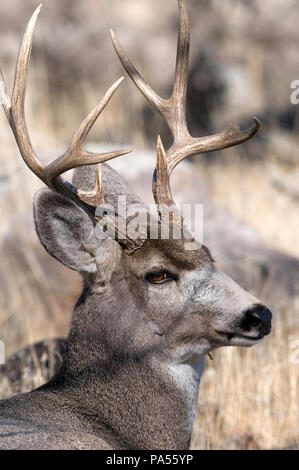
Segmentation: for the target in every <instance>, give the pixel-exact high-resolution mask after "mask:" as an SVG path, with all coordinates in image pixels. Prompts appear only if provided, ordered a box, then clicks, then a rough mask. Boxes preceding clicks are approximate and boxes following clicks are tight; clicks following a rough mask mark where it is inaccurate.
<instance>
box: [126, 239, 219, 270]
mask: <svg viewBox="0 0 299 470" xmlns="http://www.w3.org/2000/svg"><path fill="white" fill-rule="evenodd" d="M154 259H159V260H161V262H163V261H165V262H169V263H171V264H172V265H174V266H175V267H176V268H177V269H186V270H193V269H196V267H198V266H199V265H201V264H206V263H208V264H210V263H212V262H213V259H212V256H211V254H210V251H209V249H208V248H207V247H206V246H205V245H200V244H198V248H197V249H195V250H187V249H186V247H185V243H184V241H183V240H161V239H160V240H146V241H145V243H144V244H143V246H142V247H141V248H140V249H139V250H137V251H135V253H134V254H133V255H132V261H133V262H134V261H135V262H142V261H145V262H148V261H149V260H154Z"/></svg>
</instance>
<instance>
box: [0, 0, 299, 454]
mask: <svg viewBox="0 0 299 470" xmlns="http://www.w3.org/2000/svg"><path fill="white" fill-rule="evenodd" d="M185 4H186V7H187V10H188V12H189V16H190V27H191V59H190V72H189V82H188V120H189V127H190V131H191V132H192V134H193V135H196V136H201V135H207V134H211V133H215V132H218V131H220V130H222V129H223V128H224V127H226V125H227V124H228V123H229V122H231V121H236V122H238V123H239V124H240V126H241V127H249V125H251V120H252V116H254V115H255V116H257V117H258V118H259V119H260V120H261V121H262V123H263V127H262V130H261V131H260V133H259V134H258V136H257V137H255V138H254V139H253V140H252V141H250V142H248V143H247V144H243V145H242V146H238V147H234V148H232V149H228V150H225V151H221V152H218V153H214V154H208V155H201V156H200V157H194V158H193V159H192V161H190V162H188V163H184V164H182V165H180V166H179V168H178V169H177V170H176V171H175V173H174V175H173V181H172V188H173V193H174V195H175V198H176V199H177V200H178V201H184V202H196V203H203V204H204V242H205V244H207V245H208V246H209V247H210V248H211V251H212V253H213V255H214V257H215V258H216V261H217V264H218V266H219V267H220V268H221V269H223V270H224V271H225V272H226V273H227V274H229V275H230V276H231V277H233V279H235V280H236V281H237V282H238V283H240V284H241V285H242V286H243V287H244V288H246V289H248V290H250V291H251V292H252V293H253V294H255V295H257V296H258V297H259V298H260V299H261V300H262V301H263V302H266V304H267V305H268V306H270V307H271V309H272V311H273V313H274V328H273V333H272V334H271V335H270V336H269V337H267V338H266V339H265V340H264V342H263V343H262V344H260V345H258V346H256V347H255V348H253V349H249V350H243V349H242V350H241V349H238V348H228V349H220V350H219V351H217V352H216V353H215V355H214V360H213V361H210V362H209V364H208V367H207V370H206V372H205V374H204V377H203V380H202V385H201V389H200V397H199V414H198V418H197V420H196V423H195V428H194V435H193V440H192V448H194V449H211V448H218V449H221V448H224V449H228V448H230V449H259V448H262V449H265V448H294V447H296V446H299V424H298V423H299V400H298V390H299V374H298V370H299V358H298V354H297V355H296V345H297V348H298V341H299V320H298V314H299V217H298V211H299V184H298V182H299V145H298V144H299V142H298V140H299V120H298V118H299V114H298V109H299V108H298V106H299V105H298V106H295V105H293V104H291V101H290V94H291V91H292V90H291V88H290V84H291V82H292V81H293V80H296V79H298V80H299V53H298V46H299V29H298V23H299V6H298V2H296V0H264V1H263V2H260V1H258V0H247V1H246V2H245V1H241V0H226V1H225V2H219V1H216V0H185ZM36 6H37V2H36V1H33V0H26V2H24V1H21V0H10V1H9V2H1V3H0V63H1V68H2V71H3V73H4V76H5V79H6V83H7V85H8V88H9V90H11V87H12V83H13V74H14V66H15V61H16V58H17V54H18V48H19V43H20V40H21V37H22V35H23V32H24V29H25V26H26V23H27V21H28V19H29V17H30V15H31V14H32V12H33V10H34V8H35V7H36ZM109 28H113V29H114V30H115V32H116V33H117V36H118V39H119V40H120V42H121V44H122V45H123V47H124V48H125V50H126V51H127V53H128V55H129V56H130V57H131V59H132V60H133V62H134V63H135V65H136V66H137V67H138V69H139V71H140V72H141V73H142V75H143V76H144V77H145V78H146V79H147V80H148V81H149V83H150V84H151V85H152V86H153V88H154V89H155V90H156V91H157V92H158V93H159V94H160V95H161V96H163V97H168V95H169V94H170V92H171V89H172V84H173V75H174V66H175V53H176V40H177V28H178V11H177V2H176V1H175V0H163V2H161V1H159V0H125V1H124V0H109V1H108V0H84V1H83V0H63V1H58V0H51V1H50V0H44V2H43V9H42V13H41V16H40V20H39V24H38V27H37V30H36V34H35V39H34V45H33V53H32V59H31V67H30V75H29V83H28V92H27V99H26V115H27V122H28V127H29V130H30V135H31V138H32V141H33V144H34V147H35V149H36V151H37V153H38V155H39V156H40V158H41V160H42V161H44V162H47V161H50V160H52V159H54V158H56V157H57V156H59V155H60V154H61V153H62V152H63V151H64V149H65V146H66V144H67V142H68V141H69V139H70V138H71V136H72V134H73V133H74V132H75V130H76V129H77V127H78V124H79V123H80V121H81V120H82V119H83V118H84V117H85V116H86V114H87V113H88V112H89V110H90V109H91V108H92V107H93V106H94V105H95V104H96V103H97V102H98V101H99V100H100V99H101V97H102V96H103V94H104V93H105V91H106V90H107V89H108V88H109V86H110V85H111V84H112V83H113V82H114V81H115V80H116V79H117V78H119V77H120V76H121V75H123V74H124V71H123V70H122V68H121V65H120V63H119V60H118V58H117V57H116V54H115V52H114V50H113V47H112V44H111V41H110V38H109ZM158 133H160V134H161V136H162V140H163V142H164V144H165V145H166V146H167V144H169V143H170V135H169V131H168V129H167V127H166V125H165V123H164V122H163V121H162V120H161V118H160V117H159V116H158V115H157V113H155V112H154V111H153V110H152V109H151V107H150V105H149V104H148V103H147V101H146V100H145V99H144V98H143V96H142V95H141V94H140V93H139V91H138V90H137V89H135V88H134V85H133V84H132V83H131V82H130V80H129V79H128V78H127V79H126V80H125V82H124V83H123V84H122V86H121V88H120V90H119V91H118V92H117V94H116V95H115V96H114V97H113V99H112V101H111V103H110V104H109V106H108V108H107V109H106V110H105V111H104V113H103V115H102V116H101V117H100V119H99V122H98V123H97V124H96V125H95V127H94V129H93V131H92V132H91V134H90V137H89V138H88V141H89V144H88V145H89V146H90V148H93V149H101V148H105V149H106V148H111V149H115V148H120V147H121V146H125V148H126V147H127V146H129V147H131V148H133V149H135V157H134V155H132V156H129V157H126V158H125V159H123V160H122V161H115V162H113V165H115V168H117V169H119V171H120V172H121V173H122V174H123V176H125V177H126V178H127V180H128V181H129V183H130V184H131V185H132V186H133V187H134V188H135V189H136V191H138V193H139V195H140V196H142V197H143V198H144V199H145V200H146V201H147V202H149V203H151V202H152V201H151V194H150V186H151V173H152V170H153V168H154V165H155V154H154V150H155V145H156V138H157V134H158ZM133 159H134V161H133ZM0 162H1V164H0V211H1V226H0V257H1V258H0V259H1V261H0V279H1V282H0V340H2V341H3V342H4V343H5V348H6V356H7V357H8V356H9V355H10V354H13V353H15V352H16V351H18V350H20V349H21V348H23V347H25V346H28V345H31V344H33V343H34V342H36V341H40V340H44V339H45V338H56V337H65V336H66V335H67V332H68V328H69V322H70V316H71V313H72V309H73V306H74V303H75V301H76V299H77V297H78V295H79V293H80V289H81V280H80V277H79V276H78V275H77V274H76V273H74V272H71V271H69V270H67V269H66V268H64V267H62V266H61V265H59V264H58V262H56V261H55V260H53V259H52V258H50V257H49V256H48V255H47V253H46V252H45V251H44V250H43V249H42V248H41V247H40V246H39V242H38V240H37V237H36V235H35V233H34V227H33V220H32V198H33V195H34V193H35V191H36V190H37V189H38V188H39V187H41V183H40V182H39V181H38V180H37V178H36V177H35V176H34V175H32V174H31V173H30V171H29V170H28V169H27V168H26V167H25V165H24V163H23V162H22V159H21V157H20V156H19V153H18V150H17V146H16V144H15V142H14V139H13V136H12V133H11V130H10V128H9V125H8V123H7V121H6V118H5V115H4V113H1V115H0ZM296 342H297V343H296ZM27 351H29V354H31V355H33V359H32V361H31V360H30V361H31V362H30V361H29V363H30V364H31V366H32V364H33V366H34V369H35V372H36V375H35V378H34V381H33V382H34V383H33V382H32V381H30V380H29V381H28V380H27V379H25V378H24V377H25V376H24V367H23V369H22V365H20V364H19V363H18V364H19V365H18V367H20V377H21V378H20V380H19V385H18V387H19V388H18V390H17V389H15V388H14V385H13V380H14V374H16V371H15V370H14V368H12V370H13V373H11V372H10V373H8V369H7V368H6V369H5V366H4V367H2V375H1V373H0V397H4V396H9V395H11V394H13V393H16V391H21V390H26V389H28V388H30V387H33V386H38V385H39V384H40V383H42V381H43V380H44V375H43V371H42V370H41V369H40V367H41V366H40V363H39V362H38V358H37V357H36V354H35V350H33V349H32V348H29V349H28V350H27ZM43 352H45V351H44V350H43ZM45 354H46V353H45ZM296 359H297V360H296ZM46 362H47V360H46ZM27 372H28V371H27Z"/></svg>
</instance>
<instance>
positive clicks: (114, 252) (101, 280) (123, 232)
mask: <svg viewBox="0 0 299 470" xmlns="http://www.w3.org/2000/svg"><path fill="white" fill-rule="evenodd" d="M39 12H40V7H39V8H37V10H36V11H35V12H34V14H33V16H32V18H31V20H30V21H29V24H28V27H27V30H26V33H25V36H24V39H23V42H22V46H21V49H20V53H19V57H18V61H17V66H16V72H15V82H14V87H13V92H12V98H10V97H9V95H8V93H7V90H6V87H5V84H4V81H3V78H2V81H1V85H2V86H1V94H2V103H3V107H4V110H5V113H6V116H7V118H8V120H9V123H10V125H11V128H12V131H13V133H14V135H15V138H16V141H17V144H18V147H19V150H20V153H21V155H22V157H23V159H24V161H25V163H26V164H27V165H28V167H29V168H30V169H31V170H32V171H33V172H34V173H35V174H36V175H37V176H38V178H40V179H41V180H42V181H43V182H44V183H45V184H46V185H47V186H48V188H49V189H43V190H41V191H39V192H38V193H37V195H36V197H35V201H34V217H35V223H36V230H37V233H38V236H39V238H40V241H41V243H42V244H43V246H44V247H45V249H46V250H47V251H48V252H49V254H50V255H52V256H54V257H55V258H56V259H58V260H59V261H60V262H61V263H63V264H65V265H66V266H68V267H69V268H71V269H75V270H77V271H78V272H80V273H81V274H82V276H83V277H84V279H85V284H86V286H87V287H86V291H85V292H87V294H88V295H87V297H89V300H88V301H87V300H86V296H85V300H84V302H83V301H82V302H83V303H84V306H85V307H84V308H85V310H84V312H85V313H84V315H82V308H83V307H82V302H81V303H80V306H79V307H78V308H79V310H80V312H81V314H80V315H79V316H77V317H75V319H74V323H73V327H72V332H73V333H72V332H71V337H70V341H73V339H72V338H76V340H77V341H79V339H78V338H81V339H80V341H83V340H82V338H85V342H84V344H85V346H86V347H87V348H88V349H89V350H90V349H92V344H93V343H96V344H97V345H98V344H100V343H101V344H102V345H103V344H104V343H105V344H106V349H107V351H110V353H111V351H114V350H115V351H119V352H120V354H123V355H124V356H125V355H127V354H130V353H133V352H134V354H151V355H156V356H157V357H158V356H159V357H160V358H164V359H165V361H166V362H168V363H169V364H173V365H175V364H185V363H190V361H191V362H192V361H194V360H195V359H196V358H198V357H200V356H202V355H205V354H208V353H209V352H210V351H212V350H213V349H215V348H218V347H220V346H230V345H235V346H252V345H254V344H256V343H257V342H259V341H260V340H261V339H262V338H263V337H264V336H265V335H267V334H269V333H270V329H271V313H270V311H269V310H268V309H267V308H266V307H265V306H264V305H262V304H261V303H260V302H259V301H258V300H257V299H256V298H255V297H253V296H252V295H250V294H249V293H248V292H246V291H244V290H243V289H242V288H241V287H239V286H238V285H237V284H236V283H235V282H233V281H232V280H231V279H230V278H228V277H227V276H225V274H223V273H221V272H219V271H218V270H217V267H216V265H215V262H214V260H213V258H212V256H211V254H210V251H209V250H208V248H207V247H205V246H203V245H201V244H199V243H197V242H196V241H195V240H192V237H191V235H190V234H188V233H187V232H186V230H185V229H184V221H183V219H182V217H181V215H180V213H179V211H178V209H177V208H176V206H175V203H174V199H173V197H172V194H171V190H170V185H169V178H170V174H171V172H172V170H173V169H174V168H175V167H176V165H178V163H179V162H181V161H182V160H184V159H185V158H187V157H189V156H191V155H198V154H203V153H207V152H211V151H216V150H220V149H224V148H227V147H231V146H234V145H237V144H240V143H242V142H245V141H247V140H248V139H250V138H251V137H253V136H254V135H255V134H256V132H257V131H258V129H259V127H260V123H259V121H258V120H257V119H254V124H253V126H252V127H250V128H249V129H248V130H245V131H242V130H240V128H239V127H238V126H237V125H235V124H230V125H229V126H228V127H227V128H226V129H225V130H224V131H223V132H220V133H218V134H215V135H212V136H208V137H200V138H195V137H192V136H191V135H190V134H189V131H188V127H187V123H186V116H185V112H186V84H187V69H188V56H189V27H188V18H187V14H186V11H185V7H184V5H183V3H182V2H181V1H179V12H180V29H179V38H178V49H177V63H176V72H175V84H174V88H173V93H172V95H171V97H170V98H169V99H168V100H165V99H163V98H161V97H160V96H158V95H157V94H156V93H155V92H154V91H153V90H152V88H151V87H150V86H149V85H148V84H147V83H146V82H145V81H144V79H143V78H142V77H141V75H140V74H139V73H138V71H137V70H136V69H135V68H134V66H133V64H132V63H131V62H130V60H129V59H128V58H127V56H126V55H125V53H124V52H123V50H122V48H121V46H120V44H119V43H118V41H117V39H116V37H115V34H114V33H113V32H112V40H113V44H114V47H115V50H116V52H117V54H118V56H119V58H120V60H121V62H122V64H123V66H124V68H125V69H126V71H127V72H128V74H129V76H130V77H131V79H132V80H133V82H134V83H135V84H136V86H137V87H138V88H139V90H140V91H141V92H142V93H143V94H144V96H145V97H146V98H147V100H148V101H149V102H150V104H151V105H152V106H153V107H154V108H155V109H156V110H157V111H158V112H159V113H160V114H161V115H162V116H163V117H164V118H165V119H166V121H167V124H168V126H169V128H170V130H171V132H172V135H173V144H172V146H171V147H170V148H169V149H168V150H167V151H165V149H164V147H163V144H162V142H161V139H160V138H158V144H157V163H156V169H155V171H154V176H153V196H154V199H155V202H156V205H157V212H158V215H157V224H158V237H157V238H156V239H151V238H150V236H149V235H150V227H149V221H150V216H149V213H148V211H147V208H146V207H145V206H144V205H142V203H141V202H140V200H139V199H138V197H137V196H136V195H135V194H134V193H133V192H132V191H131V190H130V188H128V186H127V185H126V184H125V182H124V181H123V180H122V178H121V177H120V176H119V175H118V174H117V173H116V172H114V171H113V170H112V169H111V168H110V167H109V165H107V164H103V165H102V167H101V165H100V164H102V163H104V162H107V161H108V160H111V159H112V158H116V157H120V156H121V155H124V154H125V153H127V152H128V151H127V150H117V151H114V152H111V153H105V154H95V153H91V152H88V151H87V150H85V149H84V146H83V144H84V141H85V138H86V136H87V134H88V132H89V131H90V129H91V127H92V126H93V124H94V123H95V121H96V119H97V118H98V116H99V115H100V113H101V111H102V110H103V109H104V107H105V106H106V105H107V103H108V102H109V100H110V99H111V97H112V95H113V93H114V92H115V91H116V89H117V88H118V87H119V85H120V83H121V81H122V78H121V79H120V80H118V81H117V82H116V83H115V84H114V85H113V86H112V87H111V88H110V89H109V90H108V92H107V93H106V95H105V97H104V98H103V100H102V101H101V102H100V103H99V104H98V105H97V106H96V107H95V108H94V109H93V110H92V111H91V112H90V114H89V115H88V116H87V117H86V118H85V119H84V121H83V122H82V123H81V125H80V126H79V128H78V130H77V132H76V133H75V135H74V137H73V139H72V140H71V142H70V144H69V147H68V149H67V150H66V152H65V153H64V154H63V155H62V156H60V157H59V158H57V159H56V160H54V161H53V162H52V163H50V164H49V165H47V166H43V165H42V163H41V162H40V160H39V159H38V157H37V156H36V154H35V152H34V150H33V147H32V144H31V141H30V138H29V134H28V131H27V127H26V122H25V116H24V99H25V91H26V82H27V74H28V66H29V58H30V52H31V47H32V40H33V33H34V29H35V26H36V22H37V18H38V15H39ZM95 164H97V165H98V166H95ZM89 165H92V166H91V167H89ZM78 167H82V168H78ZM74 168H76V170H75V172H74V178H73V182H72V184H71V183H68V182H67V181H65V180H63V179H62V177H61V175H62V173H64V172H65V171H66V170H69V169H74ZM101 168H102V171H101ZM120 195H122V196H126V199H127V203H128V206H130V205H132V204H136V203H138V204H139V208H141V209H142V210H143V211H144V213H145V214H146V224H145V228H144V230H143V233H142V234H140V233H139V234H138V236H135V235H134V233H135V232H134V231H133V232H132V230H131V231H130V230H129V226H130V222H131V221H132V217H131V218H130V217H128V218H126V219H125V220H123V219H122V218H121V217H120V216H119V214H118V212H117V205H116V202H117V197H118V196H120ZM141 209H140V210H141ZM166 213H167V214H168V221H169V224H170V237H169V238H168V239H164V238H163V237H162V236H161V232H162V228H163V224H164V215H165V214H166ZM103 227H104V228H105V229H106V231H105V236H103V233H104V232H103V230H102V228H103ZM175 233H179V234H180V237H177V236H174V234H175ZM99 234H100V236H99ZM190 240H191V241H192V249H186V241H188V242H190ZM103 331H104V332H105V334H103ZM103 335H104V336H103ZM103 338H104V340H103ZM82 344H83V343H82ZM77 349H78V348H77ZM95 351H96V348H95ZM97 351H99V350H97ZM95 354H96V353H95Z"/></svg>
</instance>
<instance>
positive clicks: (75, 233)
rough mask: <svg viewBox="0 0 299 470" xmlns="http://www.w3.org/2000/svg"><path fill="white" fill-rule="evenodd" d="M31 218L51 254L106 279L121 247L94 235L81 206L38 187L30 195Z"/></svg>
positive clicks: (95, 278)
mask: <svg viewBox="0 0 299 470" xmlns="http://www.w3.org/2000/svg"><path fill="white" fill-rule="evenodd" d="M34 220H35V226H36V231H37V234H38V236H39V239H40V241H41V243H42V245H43V246H44V248H45V249H46V250H47V252H48V253H49V254H50V255H51V256H53V257H54V258H56V259H57V260H58V261H60V262H61V263H63V264H64V265H65V266H67V267H69V268H71V269H74V270H76V271H79V272H81V273H82V274H86V275H88V276H89V277H90V276H92V277H93V278H94V280H98V281H99V282H103V283H105V281H108V280H109V279H110V277H111V274H112V272H113V270H115V268H116V263H117V261H118V260H119V256H120V253H121V248H120V247H119V245H118V243H117V242H116V241H114V240H109V239H105V240H101V239H100V237H99V236H98V237H97V230H96V227H95V225H94V223H93V222H92V221H91V219H90V218H89V217H88V215H87V214H86V213H85V212H84V210H83V209H81V208H80V207H78V206H77V205H76V204H74V203H73V202H71V201H69V200H68V199H66V198H65V197H63V196H61V195H59V194H56V193H54V192H53V191H50V190H48V189H42V190H40V191H38V192H37V194H36V195H35V198H34ZM116 258H117V260H116Z"/></svg>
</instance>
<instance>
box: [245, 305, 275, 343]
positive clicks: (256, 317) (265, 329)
mask: <svg viewBox="0 0 299 470" xmlns="http://www.w3.org/2000/svg"><path fill="white" fill-rule="evenodd" d="M271 319H272V313H271V312H270V310H269V309H268V308H267V307H265V306H264V305H254V306H253V307H251V308H250V309H248V310H247V311H246V312H245V318H244V320H243V324H242V326H243V328H244V329H245V330H252V329H257V330H258V331H259V333H260V334H261V335H263V336H266V335H268V334H269V333H270V331H271Z"/></svg>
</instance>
